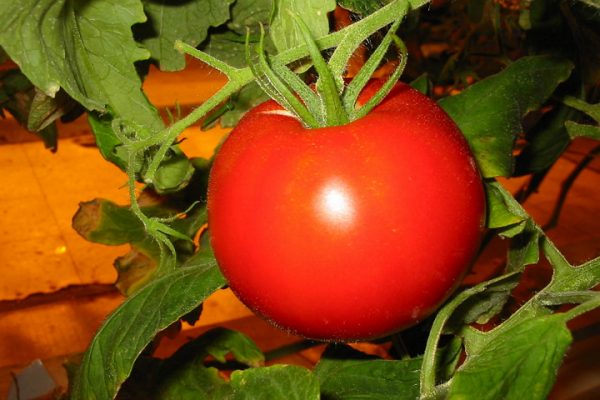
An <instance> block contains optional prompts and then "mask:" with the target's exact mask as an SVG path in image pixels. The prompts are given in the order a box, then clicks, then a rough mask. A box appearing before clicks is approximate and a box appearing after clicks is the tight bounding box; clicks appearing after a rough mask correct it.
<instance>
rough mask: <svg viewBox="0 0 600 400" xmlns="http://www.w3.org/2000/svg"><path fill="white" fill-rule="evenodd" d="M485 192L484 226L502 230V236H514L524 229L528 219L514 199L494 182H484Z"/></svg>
mask: <svg viewBox="0 0 600 400" xmlns="http://www.w3.org/2000/svg"><path fill="white" fill-rule="evenodd" d="M484 183H485V185H484V187H485V192H486V198H487V205H488V213H487V222H486V226H487V227H488V228H490V229H497V228H504V229H503V232H502V234H503V235H504V236H506V237H510V236H514V235H516V234H517V233H519V232H521V231H522V230H523V228H524V225H523V222H524V221H525V220H527V218H529V216H528V214H527V213H526V212H525V211H524V210H523V208H522V207H521V205H520V204H519V203H518V202H517V201H516V200H515V198H514V197H513V196H512V195H511V194H510V193H509V192H508V191H507V190H506V189H504V187H502V185H500V183H498V182H497V181H496V180H486V181H485V182H484Z"/></svg>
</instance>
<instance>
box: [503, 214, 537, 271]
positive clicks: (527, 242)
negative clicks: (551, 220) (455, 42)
mask: <svg viewBox="0 0 600 400" xmlns="http://www.w3.org/2000/svg"><path fill="white" fill-rule="evenodd" d="M539 242H540V231H539V229H537V227H535V226H534V224H533V222H532V221H531V220H528V221H527V222H526V225H525V227H524V229H523V231H522V232H521V233H519V234H518V235H516V236H514V237H513V238H512V239H511V241H510V248H509V250H508V262H507V265H506V271H507V272H512V271H523V270H524V269H525V267H526V266H527V265H531V264H537V262H538V261H539V259H540V243H539Z"/></svg>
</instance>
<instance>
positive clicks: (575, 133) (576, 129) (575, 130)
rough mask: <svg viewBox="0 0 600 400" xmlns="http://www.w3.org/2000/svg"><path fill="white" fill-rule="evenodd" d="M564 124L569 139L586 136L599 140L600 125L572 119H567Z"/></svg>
mask: <svg viewBox="0 0 600 400" xmlns="http://www.w3.org/2000/svg"><path fill="white" fill-rule="evenodd" d="M565 126H566V128H567V132H569V136H570V137H571V139H575V138H577V137H587V138H591V139H595V140H600V126H596V125H587V124H579V123H577V122H574V121H567V122H566V123H565Z"/></svg>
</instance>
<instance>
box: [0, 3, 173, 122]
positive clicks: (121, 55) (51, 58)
mask: <svg viewBox="0 0 600 400" xmlns="http://www.w3.org/2000/svg"><path fill="white" fill-rule="evenodd" d="M145 20H146V16H145V15H144V12H143V9H142V5H141V3H140V2H139V1H137V0H123V1H116V0H95V1H94V2H93V3H90V2H86V1H73V0H58V1H57V0H41V1H38V0H23V1H15V2H7V3H5V4H4V5H3V7H2V9H1V10H0V26H1V27H2V30H1V31H0V45H1V46H2V47H4V49H5V50H6V52H7V53H8V54H9V55H10V57H11V58H12V59H13V60H15V61H16V62H17V63H18V64H19V66H20V67H21V70H22V71H23V73H24V74H25V75H27V77H28V78H29V79H30V80H31V82H32V83H33V84H34V85H35V86H37V87H39V88H40V89H41V90H43V91H44V92H45V93H46V94H47V95H48V96H50V97H53V96H54V95H55V94H56V93H57V92H58V90H59V89H60V88H61V87H62V88H64V90H65V91H66V92H67V93H68V94H69V95H70V96H71V97H72V98H73V99H75V100H76V101H78V102H79V103H81V104H82V105H83V106H84V107H85V108H87V109H88V110H97V111H102V112H104V111H106V110H107V109H110V110H112V112H113V113H114V114H115V115H118V116H119V117H120V118H123V119H125V120H129V121H135V122H136V123H138V124H140V125H143V126H146V127H147V128H148V129H149V131H152V132H155V131H158V130H160V129H162V128H163V123H162V120H161V118H160V117H159V115H158V113H157V111H156V109H155V108H154V107H153V106H152V105H151V104H150V103H149V102H148V100H147V99H146V97H145V96H144V94H143V93H142V91H141V80H140V78H139V76H138V74H137V71H136V69H135V67H134V62H136V61H139V60H144V59H146V58H148V55H149V54H148V52H147V51H145V50H143V49H141V48H140V47H138V45H137V44H136V43H135V41H134V40H133V35H132V32H131V26H132V25H133V24H135V23H138V22H143V21H145Z"/></svg>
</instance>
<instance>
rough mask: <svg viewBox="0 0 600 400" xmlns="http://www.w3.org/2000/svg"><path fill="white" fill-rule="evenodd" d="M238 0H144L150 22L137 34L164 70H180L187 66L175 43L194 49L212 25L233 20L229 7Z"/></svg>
mask: <svg viewBox="0 0 600 400" xmlns="http://www.w3.org/2000/svg"><path fill="white" fill-rule="evenodd" d="M233 2H234V0H225V1H222V0H208V1H207V0H187V1H168V0H144V1H143V5H144V11H145V12H146V15H147V16H148V21H147V22H145V23H144V24H142V25H136V26H135V29H134V32H135V33H136V37H137V38H138V40H140V41H141V42H142V43H143V44H144V46H146V48H147V49H148V50H150V53H151V54H152V58H154V59H156V60H158V62H159V65H160V69H161V70H163V71H179V70H181V69H183V68H184V67H185V57H184V55H183V54H181V53H180V52H178V51H177V50H175V47H174V43H175V40H181V41H183V42H185V43H187V44H189V45H191V46H192V47H196V46H198V44H200V43H201V42H202V41H204V40H205V39H206V37H207V33H208V29H209V28H210V27H211V26H219V25H221V24H223V23H225V22H226V21H227V20H229V8H230V6H231V3H233Z"/></svg>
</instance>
